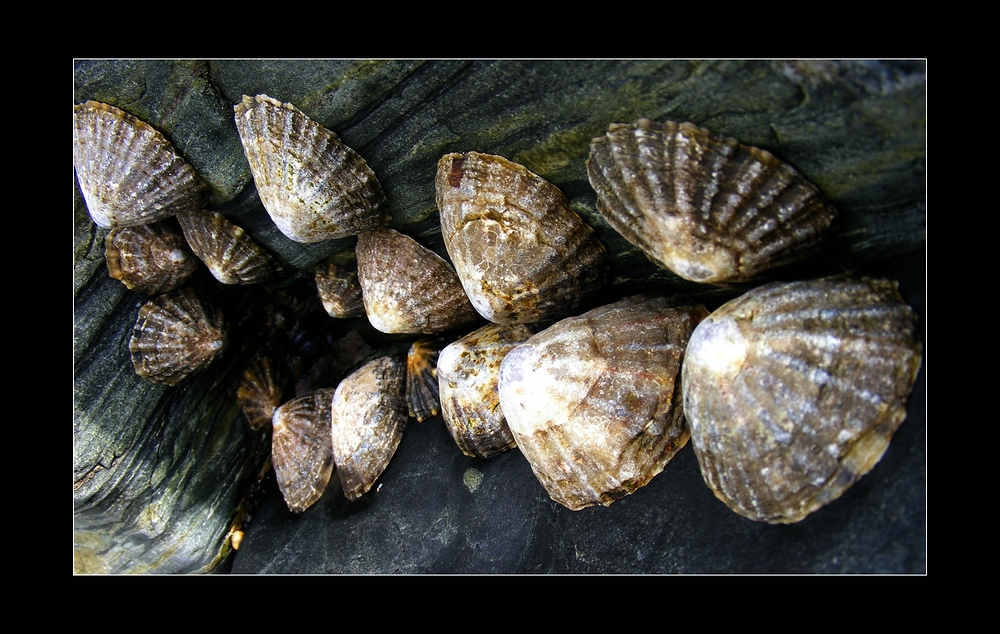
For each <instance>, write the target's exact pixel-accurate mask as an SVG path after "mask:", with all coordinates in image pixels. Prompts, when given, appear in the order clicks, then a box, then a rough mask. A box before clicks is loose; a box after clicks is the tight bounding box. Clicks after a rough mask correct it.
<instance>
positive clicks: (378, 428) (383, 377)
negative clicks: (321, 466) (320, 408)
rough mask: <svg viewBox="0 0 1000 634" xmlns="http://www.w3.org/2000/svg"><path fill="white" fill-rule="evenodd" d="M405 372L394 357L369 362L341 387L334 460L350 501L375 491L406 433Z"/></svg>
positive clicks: (335, 420) (336, 405)
mask: <svg viewBox="0 0 1000 634" xmlns="http://www.w3.org/2000/svg"><path fill="white" fill-rule="evenodd" d="M405 380H406V366H405V365H404V363H403V360H402V359H401V358H398V357H395V356H385V357H379V358H377V359H373V360H372V361H369V362H368V363H366V364H365V365H363V366H361V368H359V369H358V370H356V371H355V372H354V373H352V374H351V375H350V376H348V377H347V378H346V379H344V380H343V381H341V383H340V385H338V386H337V391H336V393H335V394H334V396H333V405H332V412H333V416H332V420H333V427H332V434H333V460H334V462H335V463H336V464H337V476H338V477H339V478H340V485H341V487H342V488H343V490H344V495H345V496H346V497H347V499H348V500H356V499H358V498H359V497H361V496H362V495H364V494H365V493H367V492H368V490H369V489H371V487H372V485H373V484H375V480H377V479H378V477H379V476H380V475H382V472H383V471H384V470H385V468H386V466H388V464H389V460H390V459H392V456H393V454H395V453H396V448H397V447H398V446H399V441H400V439H402V437H403V430H404V429H405V428H406V399H405V398H404V396H403V390H404V382H405Z"/></svg>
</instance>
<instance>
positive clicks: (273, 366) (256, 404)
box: [236, 352, 290, 432]
mask: <svg viewBox="0 0 1000 634" xmlns="http://www.w3.org/2000/svg"><path fill="white" fill-rule="evenodd" d="M289 379H290V376H289V374H288V371H287V369H286V368H285V366H284V364H282V363H278V362H275V361H274V360H272V359H271V357H270V356H269V355H267V354H266V353H263V352H258V353H257V354H255V355H254V357H253V359H251V360H250V363H248V364H247V367H246V368H245V369H244V370H243V376H242V377H241V378H240V384H239V387H237V388H236V399H237V400H238V401H239V402H240V409H242V410H243V414H244V415H245V416H246V417H247V422H248V423H249V424H250V429H252V430H254V431H256V432H259V431H263V430H265V429H267V428H268V427H270V426H271V421H272V419H273V417H274V410H276V409H278V406H279V405H281V400H282V396H283V395H284V393H285V388H286V387H287V386H288V382H289Z"/></svg>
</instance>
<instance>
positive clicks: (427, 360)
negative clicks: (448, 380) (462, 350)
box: [406, 338, 444, 423]
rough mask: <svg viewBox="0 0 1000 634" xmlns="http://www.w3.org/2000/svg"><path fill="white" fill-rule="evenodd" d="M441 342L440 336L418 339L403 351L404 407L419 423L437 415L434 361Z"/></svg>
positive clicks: (437, 399)
mask: <svg viewBox="0 0 1000 634" xmlns="http://www.w3.org/2000/svg"><path fill="white" fill-rule="evenodd" d="M443 343H444V341H443V340H441V339H440V338H438V339H420V340H418V341H414V342H413V344H412V345H410V350H409V351H408V352H407V353H406V406H407V408H408V409H409V410H410V416H411V417H413V418H416V419H417V422H418V423H422V422H424V421H425V420H427V419H428V418H430V417H431V416H437V414H438V411H439V410H440V409H441V403H440V401H439V396H438V377H437V362H438V355H439V354H440V353H441V346H442V344H443Z"/></svg>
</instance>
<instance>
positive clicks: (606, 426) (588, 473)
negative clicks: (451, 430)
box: [499, 296, 708, 511]
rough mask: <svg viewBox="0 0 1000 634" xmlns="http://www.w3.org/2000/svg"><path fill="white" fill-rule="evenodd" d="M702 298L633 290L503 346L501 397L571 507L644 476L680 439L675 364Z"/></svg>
mask: <svg viewBox="0 0 1000 634" xmlns="http://www.w3.org/2000/svg"><path fill="white" fill-rule="evenodd" d="M707 314H708V311H706V310H705V308H704V307H703V306H686V307H681V308H671V307H670V304H669V302H668V301H667V300H666V299H663V298H650V297H643V296H635V297H630V298H627V299H624V300H622V301H620V302H616V303H614V304H609V305H607V306H602V307H601V308H596V309H594V310H592V311H590V312H587V313H584V314H583V315H580V316H578V317H570V318H568V319H564V320H562V321H560V322H558V323H556V324H555V325H553V326H551V327H549V328H548V329H546V330H543V331H542V332H540V333H538V334H537V335H535V336H533V337H532V338H530V339H528V340H527V341H526V342H524V343H522V344H521V345H519V346H517V347H516V348H514V349H513V350H511V351H510V352H508V353H507V356H506V357H504V360H503V363H502V364H501V366H500V383H499V392H500V406H501V408H502V409H503V413H504V416H506V418H507V424H508V425H509V426H510V430H511V432H512V433H513V434H514V438H515V439H516V440H517V446H518V448H519V449H520V450H521V452H522V453H523V454H524V456H525V457H526V458H527V459H528V462H529V463H530V464H531V469H532V471H534V472H535V476H537V477H538V480H539V481H540V482H541V483H542V485H543V486H544V487H545V490H546V491H548V493H549V496H550V497H551V498H552V499H553V500H555V501H556V502H558V503H559V504H562V505H563V506H565V507H567V508H569V509H571V510H574V511H577V510H580V509H582V508H585V507H588V506H594V505H597V504H600V505H603V506H608V505H610V504H611V503H612V502H614V501H615V500H617V499H620V498H622V497H624V496H626V495H629V494H630V493H633V492H634V491H635V490H636V489H638V488H640V487H642V486H645V485H646V484H647V483H648V482H649V481H650V480H651V479H652V478H653V477H654V476H656V475H657V474H658V473H660V472H661V471H662V470H663V468H664V467H665V466H666V464H667V462H668V461H669V460H670V459H671V458H672V457H673V456H674V454H675V453H676V452H677V450H679V449H680V448H681V447H683V446H684V445H685V444H686V443H687V441H688V431H687V429H686V427H685V426H684V416H683V413H682V407H681V386H680V372H681V361H682V359H683V357H684V349H685V346H686V345H687V342H688V338H689V337H690V335H691V331H692V330H694V327H695V325H697V323H698V322H699V321H700V320H701V319H702V318H704V317H705V316H706V315H707Z"/></svg>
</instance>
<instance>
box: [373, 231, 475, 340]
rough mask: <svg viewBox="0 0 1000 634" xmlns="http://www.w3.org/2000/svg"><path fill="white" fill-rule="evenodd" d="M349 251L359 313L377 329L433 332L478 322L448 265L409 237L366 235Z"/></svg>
mask: <svg viewBox="0 0 1000 634" xmlns="http://www.w3.org/2000/svg"><path fill="white" fill-rule="evenodd" d="M355 253H356V254H357V258H358V281H359V282H360V284H361V292H362V296H363V298H364V303H365V312H366V313H367V314H368V321H370V322H371V324H372V325H373V326H375V328H377V329H378V330H380V331H382V332H386V333H394V334H404V333H410V334H416V333H423V334H433V333H437V332H443V331H445V330H450V329H452V328H457V327H459V326H463V325H465V324H470V323H472V322H474V321H477V320H478V319H479V316H478V314H477V313H476V310H475V309H474V308H473V307H472V304H471V303H469V298H468V297H466V295H465V291H464V290H463V289H462V284H461V282H459V280H458V276H457V275H456V274H455V270H454V269H452V268H451V265H449V264H448V263H447V262H446V261H445V260H444V259H443V258H441V256H439V255H438V254H437V253H434V252H433V251H431V250H430V249H427V248H424V247H423V246H421V245H420V244H419V243H418V242H417V241H416V240H414V239H413V238H411V237H409V236H407V235H404V234H402V233H399V232H398V231H395V230H393V229H387V228H379V229H374V230H372V231H366V232H364V233H362V234H361V235H359V236H358V244H357V248H356V249H355Z"/></svg>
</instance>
